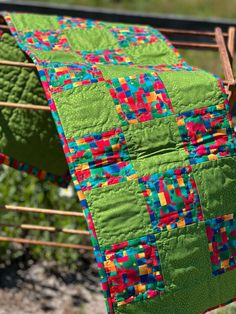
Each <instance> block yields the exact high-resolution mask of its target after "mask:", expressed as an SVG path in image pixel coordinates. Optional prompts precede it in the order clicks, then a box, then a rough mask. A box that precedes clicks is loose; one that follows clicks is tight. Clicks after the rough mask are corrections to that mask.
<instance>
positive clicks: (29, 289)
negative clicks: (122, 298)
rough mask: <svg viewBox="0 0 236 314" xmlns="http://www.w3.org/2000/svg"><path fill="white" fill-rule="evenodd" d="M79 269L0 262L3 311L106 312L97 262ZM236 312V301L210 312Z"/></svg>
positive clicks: (0, 311) (0, 309) (4, 313)
mask: <svg viewBox="0 0 236 314" xmlns="http://www.w3.org/2000/svg"><path fill="white" fill-rule="evenodd" d="M79 268H80V270H79V271H70V270H69V269H68V268H63V267H58V266H57V264H56V263H55V262H50V263H49V262H37V263H34V262H33V261H27V262H22V261H15V262H14V263H12V264H10V265H8V266H6V265H0V314H45V313H46V314H91V313H93V314H105V313H106V310H105V305H104V301H103V296H102V293H101V291H100V284H99V279H98V274H97V268H96V264H95V263H94V264H93V263H92V264H90V263H86V262H85V261H82V262H81V265H80V267H79ZM209 313H210V312H209ZM235 313H236V304H233V305H230V306H227V307H225V308H224V309H218V310H216V311H212V312H211V314H235ZM137 314H139V313H137ZM140 314H141V313H140ZM162 314H169V313H162ZM183 314H184V313H183Z"/></svg>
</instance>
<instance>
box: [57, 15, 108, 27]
mask: <svg viewBox="0 0 236 314" xmlns="http://www.w3.org/2000/svg"><path fill="white" fill-rule="evenodd" d="M58 22H59V24H60V26H61V29H69V28H94V27H96V28H100V27H102V25H103V23H102V22H99V21H94V20H90V19H82V18H79V17H69V16H58Z"/></svg>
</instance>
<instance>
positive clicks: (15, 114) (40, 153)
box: [0, 33, 69, 185]
mask: <svg viewBox="0 0 236 314" xmlns="http://www.w3.org/2000/svg"><path fill="white" fill-rule="evenodd" d="M0 59H4V60H9V61H20V62H26V55H25V54H24V53H23V52H22V50H21V49H20V48H19V47H18V45H17V43H16V41H15V38H14V37H12V36H11V35H10V34H8V33H3V34H2V35H1V36H0ZM0 101H4V102H6V101H8V102H13V103H32V104H36V105H45V106H46V105H47V100H46V98H45V94H44V91H43V88H42V86H41V84H40V81H39V78H38V76H37V74H36V73H35V71H34V70H32V69H28V68H20V67H12V66H4V67H3V66H1V67H0ZM32 121H33V123H32ZM0 155H1V157H0V162H2V163H5V164H8V165H11V166H13V167H14V168H17V169H22V170H24V171H27V172H29V173H33V174H34V175H37V176H38V177H39V178H40V179H48V180H51V181H53V182H54V181H56V182H58V183H60V184H62V185H64V184H66V182H68V180H69V176H68V170H67V169H68V167H67V164H66V160H65V157H64V154H63V150H62V148H61V145H60V141H59V139H58V136H57V134H56V128H55V124H54V123H53V120H52V117H51V116H50V115H49V114H48V113H47V112H39V111H33V110H21V109H7V108H1V110H0Z"/></svg>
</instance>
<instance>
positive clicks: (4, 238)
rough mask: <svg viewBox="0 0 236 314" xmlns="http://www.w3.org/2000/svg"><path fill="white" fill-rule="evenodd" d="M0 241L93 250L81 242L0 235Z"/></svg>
mask: <svg viewBox="0 0 236 314" xmlns="http://www.w3.org/2000/svg"><path fill="white" fill-rule="evenodd" d="M0 241H3V242H13V243H20V244H30V245H42V246H51V247H58V248H59V247H60V248H67V249H82V250H89V251H93V247H92V246H89V245H82V244H72V243H61V242H51V241H40V240H32V239H23V238H12V237H2V236H0Z"/></svg>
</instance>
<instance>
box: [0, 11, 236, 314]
mask: <svg viewBox="0 0 236 314" xmlns="http://www.w3.org/2000/svg"><path fill="white" fill-rule="evenodd" d="M5 18H6V20H7V22H8V24H9V26H10V28H11V31H12V33H13V34H14V35H15V36H16V38H17V41H18V44H19V45H20V47H21V48H22V49H23V50H24V51H25V52H26V53H27V54H28V55H29V56H30V57H31V58H32V59H33V61H34V62H35V64H36V65H37V69H38V71H39V74H40V77H41V81H42V84H43V86H44V89H45V92H46V95H47V98H48V102H49V105H50V108H51V111H52V114H53V117H54V119H55V121H56V125H57V128H58V132H59V136H60V139H61V142H62V144H63V149H64V152H65V155H66V158H67V162H68V165H69V168H70V172H71V175H72V178H73V182H74V184H75V187H76V190H77V192H78V196H79V198H80V201H81V205H82V207H83V210H84V214H85V217H86V220H87V222H88V228H89V232H90V235H91V241H92V243H93V246H94V252H95V256H96V260H97V263H98V268H99V274H100V277H101V283H102V289H103V291H104V296H105V299H106V305H107V311H108V313H111V314H112V313H119V314H121V313H122V314H127V313H149V314H156V313H176V314H177V313H181V314H182V313H185V314H199V313H201V312H204V311H206V310H207V309H209V308H212V307H215V306H218V305H219V304H222V303H226V302H230V301H232V300H233V299H234V298H235V297H236V285H235V279H236V217H235V216H236V212H235V210H236V209H235V201H236V199H235V195H236V193H235V192H236V185H235V183H236V182H235V181H236V164H235V160H236V142H235V138H236V137H235V132H234V130H233V128H232V118H231V115H230V112H229V104H228V101H227V97H226V94H225V92H224V88H223V83H222V81H221V80H220V79H219V78H218V77H215V76H213V75H211V74H209V73H207V72H205V71H203V70H200V69H197V68H193V67H191V66H189V65H188V64H186V62H185V61H184V60H183V59H182V58H181V56H180V55H179V53H178V51H177V50H176V49H175V48H174V47H173V46H172V45H171V44H170V42H169V41H168V40H167V39H166V38H165V37H163V36H162V35H161V34H160V33H159V32H158V31H157V30H155V29H152V28H150V27H148V26H140V25H139V26H138V25H136V26H134V25H123V24H111V23H103V22H100V21H93V20H85V19H81V18H70V17H65V16H59V17H56V16H55V17H48V16H45V17H43V16H39V17H37V16H34V15H30V14H28V15H27V16H26V15H24V14H10V15H8V14H6V16H5ZM37 18H38V20H37ZM31 20H32V23H31V22H30V21H31ZM39 21H40V26H39Z"/></svg>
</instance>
